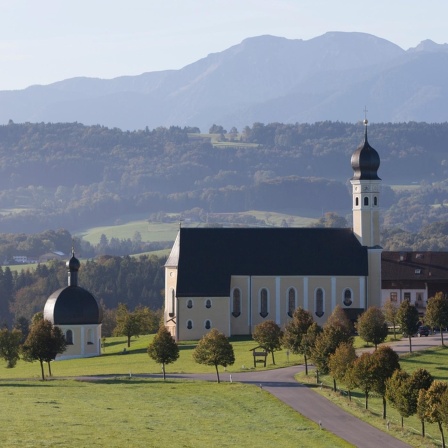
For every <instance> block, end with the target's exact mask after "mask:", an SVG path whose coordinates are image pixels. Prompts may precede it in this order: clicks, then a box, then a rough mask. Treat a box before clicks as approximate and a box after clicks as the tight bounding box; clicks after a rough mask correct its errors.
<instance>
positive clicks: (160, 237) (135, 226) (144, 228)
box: [75, 210, 317, 245]
mask: <svg viewBox="0 0 448 448" xmlns="http://www.w3.org/2000/svg"><path fill="white" fill-rule="evenodd" d="M167 215H169V216H176V215H178V214H177V213H171V214H167ZM220 216H221V217H222V218H223V221H227V220H228V217H229V216H235V217H236V218H238V217H241V216H243V217H244V216H253V217H255V218H256V219H259V220H263V221H265V222H266V224H267V225H269V226H280V225H281V224H282V222H283V221H285V222H286V223H287V225H288V226H290V227H309V226H310V225H312V224H313V223H315V222H317V220H316V219H314V218H308V217H305V216H296V215H289V214H285V213H274V212H264V211H257V210H250V211H247V212H241V213H213V217H214V219H215V220H216V221H218V222H219V218H220ZM183 225H184V226H185V227H196V226H201V225H204V223H198V222H184V223H183ZM226 225H228V226H230V225H231V224H230V223H229V224H226ZM249 226H250V225H249ZM178 230H179V222H167V223H163V222H161V223H158V222H148V221H147V220H135V221H129V222H127V223H124V224H118V225H110V226H101V227H92V228H89V229H84V230H81V231H79V232H76V233H75V235H76V236H78V237H82V238H83V239H84V240H85V241H88V242H89V243H90V244H93V245H96V244H98V243H99V241H100V238H101V235H102V234H104V235H106V237H107V238H108V239H109V240H110V239H111V238H118V239H128V238H129V239H132V238H133V236H134V234H135V232H140V235H141V237H142V241H145V242H157V241H174V239H175V238H176V234H177V231H178Z"/></svg>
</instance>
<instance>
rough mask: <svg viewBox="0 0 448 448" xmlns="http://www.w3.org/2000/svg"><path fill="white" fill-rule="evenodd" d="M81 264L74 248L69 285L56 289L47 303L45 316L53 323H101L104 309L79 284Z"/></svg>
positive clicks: (69, 266) (69, 269)
mask: <svg viewBox="0 0 448 448" xmlns="http://www.w3.org/2000/svg"><path fill="white" fill-rule="evenodd" d="M80 266H81V263H80V262H79V260H78V259H77V258H76V257H75V253H74V251H73V250H72V258H71V259H70V260H69V261H67V268H68V286H66V287H65V288H61V289H58V290H57V291H55V292H54V293H53V294H51V295H50V297H49V298H48V299H47V302H46V303H45V308H44V318H45V319H47V320H49V321H50V322H51V323H52V324H53V325H89V324H100V323H101V321H102V320H103V313H102V309H101V307H100V306H99V305H98V302H97V301H96V299H95V297H94V296H93V295H92V294H91V293H90V292H89V291H87V290H86V289H84V288H81V287H80V286H78V270H79V268H80Z"/></svg>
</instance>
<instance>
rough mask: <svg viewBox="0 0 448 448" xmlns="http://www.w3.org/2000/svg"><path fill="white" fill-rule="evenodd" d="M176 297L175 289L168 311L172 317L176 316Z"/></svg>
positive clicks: (172, 291)
mask: <svg viewBox="0 0 448 448" xmlns="http://www.w3.org/2000/svg"><path fill="white" fill-rule="evenodd" d="M175 298H176V294H175V292H174V289H172V290H171V301H170V307H169V311H168V315H169V316H170V317H174V300H175Z"/></svg>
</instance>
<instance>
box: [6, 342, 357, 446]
mask: <svg viewBox="0 0 448 448" xmlns="http://www.w3.org/2000/svg"><path fill="white" fill-rule="evenodd" d="M150 340H151V337H150V336H144V337H140V338H138V339H134V340H133V342H132V344H131V349H130V353H129V354H127V355H121V354H120V353H121V352H122V349H123V348H124V347H125V339H124V338H111V339H109V340H108V341H107V344H106V349H105V355H104V356H101V357H98V358H90V359H79V360H67V361H56V362H54V363H53V367H52V370H53V374H54V375H55V377H54V379H53V380H51V381H45V382H43V381H39V380H38V378H39V371H40V368H39V365H38V363H32V364H30V363H25V362H23V361H20V362H19V364H18V366H17V367H16V368H14V369H6V368H4V367H3V368H0V372H1V373H0V400H1V403H2V413H1V415H0V424H1V427H2V431H1V432H0V446H2V447H21V448H23V447H60V448H64V447H86V446H95V447H108V448H111V447H119V448H122V447H137V448H138V447H156V446H157V447H159V446H165V445H174V446H179V447H218V446H219V447H259V446H271V445H275V446H276V447H297V446H300V447H329V446H331V447H349V446H350V445H349V444H347V443H346V442H344V441H342V440H340V439H339V438H337V437H335V436H333V435H332V434H330V433H328V432H326V431H322V430H320V429H319V427H318V425H316V424H314V423H312V422H310V421H309V420H307V419H305V418H304V417H302V416H301V415H300V414H298V413H297V412H295V411H293V410H292V409H291V408H289V407H288V406H287V405H285V404H283V403H281V402H280V401H279V400H277V399H276V398H275V397H273V396H272V395H270V394H269V393H267V392H265V391H263V390H260V388H258V387H255V386H249V385H242V384H238V383H230V382H224V383H221V384H217V383H208V382H194V381H186V380H167V381H166V382H163V381H162V380H155V379H147V378H138V377H136V376H133V375H129V373H130V372H132V373H149V372H156V373H160V366H159V365H157V364H156V363H154V361H152V360H151V359H150V358H149V356H148V355H147V353H146V347H147V345H148V343H149V342H150ZM233 345H234V350H235V357H236V360H237V361H236V363H235V366H233V367H232V368H229V369H228V370H227V371H228V372H230V371H235V370H241V369H242V366H243V364H244V368H248V367H250V365H251V362H252V358H251V353H250V352H249V349H250V348H253V347H254V346H255V345H256V343H254V341H252V340H249V339H247V338H243V339H242V340H237V341H233ZM180 348H181V350H180V353H181V356H180V359H179V360H178V361H177V362H175V363H173V364H170V365H168V366H167V371H168V373H173V372H193V371H195V372H214V368H213V367H212V368H210V367H207V366H201V365H198V364H195V363H194V362H193V360H192V357H191V354H192V350H193V348H194V343H188V342H187V343H184V344H182V345H181V347H180ZM276 355H277V356H276V361H277V364H278V367H281V366H285V365H289V363H288V362H287V358H286V354H285V353H283V352H277V353H276ZM298 360H299V359H298V358H297V357H296V358H294V361H296V362H297V361H298ZM290 362H291V363H292V362H293V359H292V357H291V359H290ZM221 371H222V369H221ZM107 373H108V374H116V375H115V376H114V377H112V378H108V379H103V380H101V381H97V382H86V381H76V380H74V379H67V378H66V379H64V378H63V377H64V376H75V375H96V374H107ZM56 377H57V378H59V379H56ZM6 378H8V379H6ZM15 378H22V379H15ZM23 378H28V379H23Z"/></svg>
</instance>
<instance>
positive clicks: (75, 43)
mask: <svg viewBox="0 0 448 448" xmlns="http://www.w3.org/2000/svg"><path fill="white" fill-rule="evenodd" d="M447 20H448V1H447V0H424V1H423V0H371V1H370V2H369V1H365V0H364V1H363V0H339V1H336V0H127V1H123V0H122V1H118V0H71V1H69V0H8V1H6V0H0V90H7V89H21V88H25V87H27V86H29V85H32V84H49V83H52V82H54V81H59V80H62V79H66V78H71V77H74V76H91V77H98V78H114V77H116V76H121V75H138V74H141V73H144V72H148V71H154V70H166V69H177V68H181V67H183V66H185V65H187V64H190V63H192V62H194V61H196V60H198V59H200V58H203V57H205V56H207V54H209V53H215V52H219V51H222V50H224V49H226V48H228V47H230V46H232V45H235V44H238V43H239V42H241V41H242V40H243V39H245V38H246V37H253V36H259V35H262V34H271V35H275V36H283V37H287V38H290V39H304V40H307V39H311V38H313V37H316V36H320V35H322V34H324V33H325V32H327V31H359V32H365V33H370V34H374V35H376V36H378V37H382V38H384V39H387V40H389V41H391V42H394V43H395V44H397V45H399V46H400V47H402V48H404V49H408V48H410V47H415V46H416V45H418V44H419V43H420V42H421V41H422V40H424V39H431V40H433V41H435V42H437V43H446V42H448V26H447Z"/></svg>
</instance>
